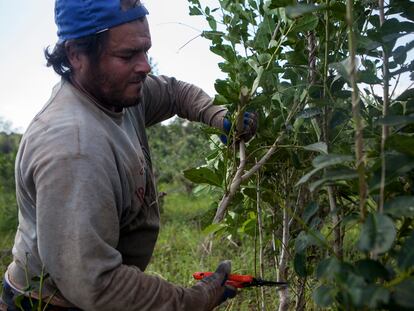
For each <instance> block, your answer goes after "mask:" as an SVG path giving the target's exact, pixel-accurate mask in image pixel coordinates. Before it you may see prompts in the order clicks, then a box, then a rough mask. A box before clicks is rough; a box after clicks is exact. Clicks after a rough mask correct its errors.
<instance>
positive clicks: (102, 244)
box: [8, 75, 226, 311]
mask: <svg viewBox="0 0 414 311" xmlns="http://www.w3.org/2000/svg"><path fill="white" fill-rule="evenodd" d="M225 113H226V110H225V109H223V108H222V107H218V106H214V105H213V104H212V101H211V98H210V97H208V96H207V95H206V94H205V93H204V92H203V91H202V90H200V89H199V88H197V87H195V86H193V85H190V84H187V83H184V82H181V81H177V80H175V79H174V78H167V77H163V76H160V77H155V76H151V75H150V76H148V78H147V79H146V81H145V84H144V88H143V96H142V102H141V103H140V104H139V105H138V106H135V107H131V108H127V109H124V110H123V112H120V113H114V112H111V111H108V110H106V109H105V108H103V107H102V106H100V105H98V104H97V103H95V102H94V101H93V100H91V99H90V98H89V97H88V96H86V95H85V94H84V93H82V92H80V91H78V90H77V89H76V88H74V87H73V86H72V85H71V84H70V83H69V82H67V81H64V80H62V82H61V83H59V84H58V85H57V86H56V87H55V88H54V90H53V93H52V97H51V99H50V100H49V101H48V103H47V104H46V105H45V106H44V108H43V109H42V111H41V112H40V113H39V114H38V115H37V116H36V117H35V118H34V120H33V121H32V123H31V124H30V126H29V128H28V130H27V131H26V133H25V134H24V136H23V138H22V141H21V144H20V149H19V152H18V155H17V159H16V181H17V200H18V205H19V227H18V230H17V234H16V239H15V245H14V248H13V255H14V261H13V263H12V264H11V265H10V266H9V268H8V277H9V280H10V282H11V283H12V284H13V285H14V286H15V287H17V288H20V289H23V288H24V287H25V286H26V285H27V279H26V276H25V275H26V272H28V275H29V279H30V278H31V276H36V275H40V274H41V273H42V268H43V269H44V271H45V273H46V272H47V273H49V274H50V277H49V278H47V279H46V281H45V284H44V286H43V293H44V296H50V295H53V294H54V296H55V297H54V300H53V301H54V302H55V303H58V304H59V305H67V306H70V305H74V306H77V307H79V308H81V309H84V310H101V311H102V310H208V309H210V308H211V307H212V303H213V302H214V301H213V300H214V295H216V291H217V290H218V289H217V285H210V286H205V285H201V284H200V285H198V286H194V287H192V288H188V289H185V288H181V287H179V286H175V285H172V284H170V283H168V282H166V281H164V280H162V279H160V278H157V277H154V276H149V275H146V274H144V273H143V271H144V270H145V268H146V266H147V265H148V263H149V260H150V258H151V255H152V252H153V249H154V245H155V242H156V240H157V235H158V230H159V211H158V204H157V199H156V191H155V185H154V178H153V175H152V168H151V158H150V153H149V148H148V142H147V137H146V134H145V127H146V126H150V125H153V124H155V123H159V122H161V121H163V120H165V119H168V118H169V117H171V116H173V115H175V114H177V115H178V116H180V117H183V118H187V119H189V120H192V121H200V122H204V123H206V124H209V125H210V126H214V127H217V128H221V127H222V124H223V117H224V115H225ZM166 143H173V142H166Z"/></svg>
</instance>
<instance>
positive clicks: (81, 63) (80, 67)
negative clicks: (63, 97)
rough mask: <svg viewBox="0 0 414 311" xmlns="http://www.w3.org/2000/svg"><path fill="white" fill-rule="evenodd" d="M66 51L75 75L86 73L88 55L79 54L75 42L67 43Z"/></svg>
mask: <svg viewBox="0 0 414 311" xmlns="http://www.w3.org/2000/svg"><path fill="white" fill-rule="evenodd" d="M65 50H66V55H67V57H68V60H69V63H70V65H71V67H72V69H73V73H75V74H76V73H81V72H82V71H84V70H85V66H86V63H87V61H88V60H87V57H86V55H85V54H83V53H81V52H79V50H78V49H77V48H76V46H75V45H74V44H73V42H70V41H69V42H66V43H65Z"/></svg>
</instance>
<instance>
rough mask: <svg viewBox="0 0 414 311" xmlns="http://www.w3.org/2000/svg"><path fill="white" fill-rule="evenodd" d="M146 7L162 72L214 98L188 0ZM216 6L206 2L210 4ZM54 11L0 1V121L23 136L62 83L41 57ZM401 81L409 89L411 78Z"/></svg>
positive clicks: (212, 62)
mask: <svg viewBox="0 0 414 311" xmlns="http://www.w3.org/2000/svg"><path fill="white" fill-rule="evenodd" d="M143 3H144V4H145V6H146V7H147V8H148V10H149V12H150V15H149V16H148V21H149V23H150V28H151V35H152V44H153V46H152V48H151V50H150V52H149V55H150V56H151V57H152V58H153V59H154V61H155V63H156V64H157V70H158V73H159V74H165V75H168V76H174V77H176V78H178V79H180V80H183V81H187V82H191V83H193V84H195V85H198V86H200V87H201V88H203V89H204V90H205V91H206V92H207V93H208V94H210V95H211V96H214V94H215V91H214V81H215V80H216V79H217V78H222V77H223V76H224V74H223V73H221V71H220V69H219V68H218V66H217V64H218V63H219V62H220V61H221V59H220V58H219V57H218V56H216V55H214V54H213V53H212V52H210V51H209V41H207V40H206V39H204V38H201V37H200V36H199V35H200V34H201V31H202V30H204V29H208V26H207V23H206V21H205V20H204V19H203V17H199V16H189V15H188V11H189V10H188V1H187V0H147V1H145V0H144V1H143ZM215 3H216V1H215V0H203V4H206V5H210V6H214V4H215ZM53 8H54V0H40V1H29V0H23V1H8V0H0V39H1V41H0V42H1V44H0V120H7V121H11V123H12V129H14V130H17V131H19V132H24V130H25V129H26V128H27V126H28V125H29V123H30V121H31V119H32V118H33V117H34V116H35V115H36V113H37V112H38V111H39V110H40V109H41V108H42V107H43V105H44V104H45V103H46V101H47V100H48V99H49V96H50V93H51V90H52V87H53V86H54V85H55V84H56V83H58V81H59V77H58V76H57V75H56V74H55V73H54V72H53V70H52V69H50V68H47V67H46V66H45V59H44V56H43V50H44V48H46V47H47V46H52V47H53V46H54V44H55V42H56V40H57V36H56V26H55V23H54V17H53ZM197 36H198V37H197ZM194 38H195V39H194ZM412 38H413V36H409V38H407V37H406V38H405V41H406V42H407V41H409V40H412ZM192 39H194V40H192ZM183 46H184V47H183ZM402 80H404V81H402V82H403V84H404V86H405V87H406V86H407V85H408V83H409V79H402Z"/></svg>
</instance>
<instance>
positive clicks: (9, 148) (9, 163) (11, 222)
mask: <svg viewBox="0 0 414 311" xmlns="http://www.w3.org/2000/svg"><path fill="white" fill-rule="evenodd" d="M19 141H20V135H19V134H15V133H9V134H6V133H4V132H1V133H0V232H7V231H10V230H14V229H16V227H17V205H16V194H15V191H16V190H15V188H16V187H15V181H14V162H15V159H16V153H17V148H18V145H19Z"/></svg>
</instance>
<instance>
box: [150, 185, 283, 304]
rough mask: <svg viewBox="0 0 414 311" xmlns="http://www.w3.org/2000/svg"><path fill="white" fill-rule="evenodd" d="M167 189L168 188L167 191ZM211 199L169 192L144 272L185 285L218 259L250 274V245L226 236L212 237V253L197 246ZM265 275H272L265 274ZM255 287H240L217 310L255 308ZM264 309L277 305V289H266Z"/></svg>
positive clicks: (210, 268)
mask: <svg viewBox="0 0 414 311" xmlns="http://www.w3.org/2000/svg"><path fill="white" fill-rule="evenodd" d="M167 193H168V191H167ZM211 202H212V199H211V198H209V197H207V196H201V197H194V196H192V195H188V194H185V193H183V192H173V193H169V194H168V195H167V196H166V198H165V204H164V208H163V213H162V215H161V232H160V236H159V239H158V242H157V245H156V247H155V252H154V255H153V258H152V261H151V263H150V265H149V267H148V268H147V271H146V272H147V273H150V274H154V275H158V276H160V277H162V278H164V279H166V280H168V281H170V282H172V283H174V284H178V285H182V286H185V287H189V286H192V285H194V284H195V281H194V279H193V278H192V274H193V273H194V272H196V271H214V270H215V269H216V267H217V265H218V264H219V262H220V261H222V260H225V259H229V260H231V261H232V269H233V271H232V272H233V273H241V274H254V271H255V268H254V266H255V250H254V245H247V244H246V245H242V246H237V245H235V244H234V243H231V242H230V241H229V240H228V239H225V238H224V239H220V240H218V241H215V243H214V247H213V250H212V253H211V254H209V255H206V254H205V253H204V252H203V250H202V249H201V248H200V245H201V243H202V241H203V240H204V238H205V235H204V234H203V231H202V229H203V228H202V227H203V226H202V224H207V223H208V222H209V220H211V217H210V218H208V219H206V215H210V216H211V213H209V208H210V206H211ZM269 278H273V279H274V277H272V276H269ZM258 295H259V292H258V291H257V289H243V290H241V291H239V294H238V296H237V297H236V298H235V299H233V300H231V301H229V302H228V303H226V304H225V305H223V306H221V307H220V308H219V309H218V310H246V311H247V310H259V305H258V302H257V301H258ZM266 302H267V309H268V310H275V309H276V307H277V292H276V289H274V288H267V289H266Z"/></svg>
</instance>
